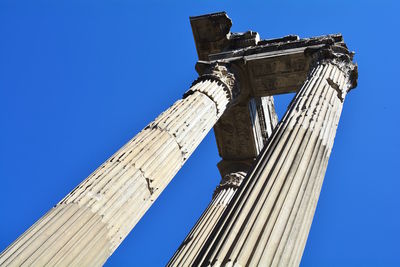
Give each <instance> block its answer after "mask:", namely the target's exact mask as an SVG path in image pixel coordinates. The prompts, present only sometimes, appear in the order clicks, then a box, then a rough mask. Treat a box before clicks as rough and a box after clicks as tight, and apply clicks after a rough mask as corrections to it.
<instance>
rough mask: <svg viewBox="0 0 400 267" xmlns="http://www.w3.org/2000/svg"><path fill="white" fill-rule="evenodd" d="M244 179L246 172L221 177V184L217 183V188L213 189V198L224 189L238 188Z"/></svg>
mask: <svg viewBox="0 0 400 267" xmlns="http://www.w3.org/2000/svg"><path fill="white" fill-rule="evenodd" d="M245 177H246V172H241V171H239V172H232V173H228V174H226V175H225V176H223V177H222V179H221V182H220V183H219V185H218V186H217V188H215V191H214V194H213V197H214V196H215V195H216V194H218V192H220V191H221V190H223V189H225V188H238V187H239V186H240V185H241V183H242V182H243V179H244V178H245Z"/></svg>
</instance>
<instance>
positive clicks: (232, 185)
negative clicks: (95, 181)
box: [167, 97, 277, 266]
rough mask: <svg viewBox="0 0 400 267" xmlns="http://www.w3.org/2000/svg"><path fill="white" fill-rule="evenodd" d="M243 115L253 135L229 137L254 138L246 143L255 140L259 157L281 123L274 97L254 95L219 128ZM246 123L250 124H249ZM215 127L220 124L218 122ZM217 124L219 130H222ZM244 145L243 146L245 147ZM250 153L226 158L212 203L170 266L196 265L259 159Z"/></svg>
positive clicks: (236, 109)
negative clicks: (255, 161) (207, 242)
mask: <svg viewBox="0 0 400 267" xmlns="http://www.w3.org/2000/svg"><path fill="white" fill-rule="evenodd" d="M243 114H246V115H247V116H246V118H245V120H246V121H248V122H251V123H250V125H249V126H250V127H249V128H251V129H249V130H250V131H249V132H252V133H253V134H252V135H250V136H249V135H247V136H243V134H242V133H241V132H240V131H233V133H232V136H230V138H229V140H231V139H235V140H240V141H242V142H243V143H244V141H245V140H246V139H247V140H249V139H253V140H250V141H247V143H245V144H246V145H247V146H249V143H254V146H253V149H254V150H255V151H256V154H255V156H257V155H258V153H259V152H260V151H261V149H262V148H263V146H264V145H265V143H266V141H267V139H268V138H269V137H270V136H271V134H272V130H273V129H274V128H275V126H276V124H277V115H276V113H275V108H274V101H273V97H261V98H256V99H254V98H253V99H251V100H250V101H249V103H248V105H245V106H244V107H243V106H239V107H233V108H231V109H230V110H229V111H228V113H227V114H225V115H224V118H221V119H220V121H219V122H218V124H219V128H224V124H226V123H227V121H228V120H235V118H237V117H238V116H242V115H243ZM227 116H229V118H226V117H227ZM232 117H234V118H232ZM236 122H237V120H236ZM243 124H244V123H243ZM245 125H246V126H247V124H245ZM215 127H217V125H216V126H215ZM215 127H214V129H215V131H218V129H216V128H215ZM217 128H218V127H217ZM219 130H221V129H219ZM243 139H244V140H243ZM218 141H220V142H221V139H218V138H217V142H218ZM219 146H221V144H219ZM241 148H242V149H243V147H241ZM247 149H250V148H247ZM221 150H223V149H221ZM223 151H224V150H223ZM220 153H221V152H220ZM226 154H227V153H223V154H222V155H221V156H226ZM247 156H248V153H246V152H245V151H243V152H242V153H238V154H237V155H235V160H232V159H225V158H223V159H222V161H221V162H220V163H219V164H218V168H219V170H220V173H221V176H222V179H221V181H220V184H219V185H218V186H217V188H216V189H215V191H214V194H213V197H212V200H211V202H210V204H209V205H208V207H207V208H206V210H205V211H204V212H203V214H202V215H201V217H200V218H199V220H198V221H197V223H196V224H195V226H194V227H193V228H192V230H191V231H190V233H189V234H188V236H187V237H186V238H185V240H184V241H183V242H182V244H181V245H180V247H179V248H178V250H177V251H176V252H175V254H174V256H173V257H172V258H171V260H170V262H169V263H168V264H167V265H168V266H192V265H193V261H194V260H195V259H196V257H197V255H198V254H199V252H200V250H201V248H202V246H203V244H204V242H205V241H206V240H207V238H208V237H209V236H210V234H211V232H212V231H213V229H214V227H215V225H216V224H217V222H218V220H219V218H220V217H221V215H222V213H223V212H224V211H225V209H226V207H227V206H228V204H229V202H230V201H231V199H232V197H233V196H234V194H235V193H236V191H237V189H238V187H239V186H240V184H241V183H242V181H243V179H244V178H245V176H246V174H247V172H248V171H249V169H250V168H251V165H252V164H253V162H254V160H255V158H250V159H249V158H246V157H247Z"/></svg>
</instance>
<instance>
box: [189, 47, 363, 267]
mask: <svg viewBox="0 0 400 267" xmlns="http://www.w3.org/2000/svg"><path fill="white" fill-rule="evenodd" d="M308 51H310V50H309V49H308ZM306 52H307V50H306ZM312 55H313V58H314V60H315V62H314V67H312V69H311V72H310V74H309V76H308V79H307V80H306V82H305V84H304V85H303V87H302V88H301V89H300V91H299V92H298V93H297V94H296V96H295V98H294V100H293V101H292V103H291V105H290V107H289V109H288V111H287V112H286V114H285V116H284V118H283V119H282V121H281V122H280V124H279V125H278V128H277V129H276V131H275V132H274V133H273V135H272V137H271V139H270V142H268V144H267V146H266V147H265V149H264V150H263V151H262V152H261V154H260V157H259V158H258V160H257V162H256V165H255V166H254V168H253V170H252V171H251V172H250V173H249V175H248V177H247V179H244V181H243V183H242V185H241V186H240V187H239V189H238V192H237V193H236V194H235V196H234V197H233V199H232V200H231V203H230V204H229V206H228V207H227V209H226V210H225V212H224V213H223V214H222V215H221V218H220V220H219V221H218V223H217V225H216V227H215V229H214V231H213V232H212V233H211V235H210V237H209V238H208V239H207V240H206V241H205V242H204V244H203V247H202V250H201V252H200V253H199V255H198V257H197V258H196V260H195V261H194V264H193V265H195V266H298V265H299V264H300V260H301V256H302V253H303V250H304V246H305V243H306V240H307V236H308V232H309V230H310V227H311V223H312V219H313V215H314V211H315V208H316V205H317V201H318V197H319V193H320V189H321V186H322V182H323V178H324V174H325V171H326V168H327V164H328V160H329V155H330V152H331V149H332V145H333V141H334V137H335V133H336V128H337V125H338V122H339V118H340V114H341V110H342V106H343V101H344V98H345V96H346V93H347V92H348V90H349V89H351V88H353V87H355V85H356V76H357V68H356V65H354V64H353V63H352V62H351V60H352V54H351V53H349V52H348V51H347V49H345V48H344V47H335V46H332V47H329V48H324V49H322V50H317V51H316V52H315V51H314V52H313V53H312Z"/></svg>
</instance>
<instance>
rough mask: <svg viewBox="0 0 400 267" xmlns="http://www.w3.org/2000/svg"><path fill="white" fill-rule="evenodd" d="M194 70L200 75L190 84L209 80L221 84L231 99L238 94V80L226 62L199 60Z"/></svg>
mask: <svg viewBox="0 0 400 267" xmlns="http://www.w3.org/2000/svg"><path fill="white" fill-rule="evenodd" d="M196 70H197V72H198V73H199V75H200V76H199V78H197V79H196V80H195V81H194V82H193V84H192V86H194V85H195V84H197V83H199V82H202V81H205V80H211V81H216V82H218V83H219V84H221V85H223V87H224V90H225V91H226V93H227V95H228V98H229V100H233V99H235V98H236V97H237V96H238V95H239V84H238V80H237V79H236V77H235V75H234V73H233V72H231V70H230V68H229V64H228V63H224V62H218V61H216V62H212V63H210V62H206V61H199V62H197V64H196Z"/></svg>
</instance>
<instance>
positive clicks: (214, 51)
mask: <svg viewBox="0 0 400 267" xmlns="http://www.w3.org/2000/svg"><path fill="white" fill-rule="evenodd" d="M190 21H191V25H192V30H193V35H194V38H195V42H196V48H197V53H198V55H199V62H200V63H201V62H215V61H223V62H229V63H230V64H231V66H232V69H233V71H235V72H236V74H237V76H238V77H239V80H240V84H241V86H240V90H241V98H244V97H246V96H268V95H275V94H283V93H290V92H297V91H298V90H299V89H300V87H301V86H302V84H303V82H304V81H305V79H306V78H307V75H308V73H309V71H310V58H309V57H307V56H305V53H304V51H305V50H306V49H307V48H321V47H323V46H325V45H333V44H335V45H336V46H343V47H345V48H346V45H345V43H344V42H343V38H342V36H341V35H340V34H333V35H326V36H320V37H313V38H305V39H300V38H299V37H298V36H296V35H289V36H285V37H282V38H276V39H269V40H261V39H260V37H259V35H258V33H256V32H252V31H249V32H246V33H231V32H230V28H231V26H232V21H231V20H230V19H229V18H228V16H227V15H226V13H225V12H220V13H215V14H210V15H203V16H198V17H191V18H190Z"/></svg>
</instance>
